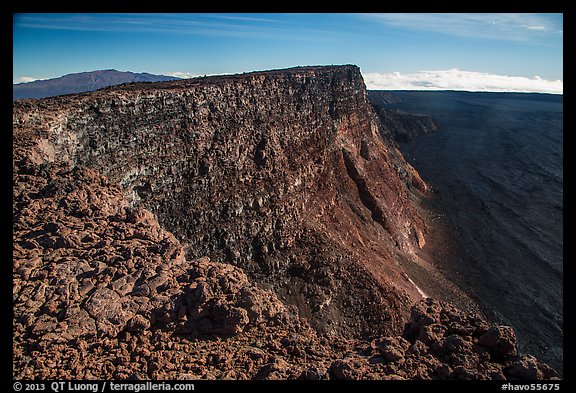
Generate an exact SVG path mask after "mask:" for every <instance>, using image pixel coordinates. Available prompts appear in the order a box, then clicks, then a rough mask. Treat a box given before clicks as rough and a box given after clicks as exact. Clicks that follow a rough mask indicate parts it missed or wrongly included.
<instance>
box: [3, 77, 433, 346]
mask: <svg viewBox="0 0 576 393" xmlns="http://www.w3.org/2000/svg"><path fill="white" fill-rule="evenodd" d="M380 130H381V125H380V123H379V120H378V118H377V117H376V116H375V114H374V112H373V110H372V107H371V105H370V103H369V102H368V100H367V95H366V89H365V86H364V83H363V80H362V76H361V74H360V71H359V69H358V68H357V67H355V66H341V67H304V68H295V69H290V70H280V71H271V72H260V73H252V74H246V75H238V76H226V77H213V78H205V79H199V80H188V81H178V82H166V83H157V84H149V85H130V86H124V87H115V88H109V89H106V90H103V91H98V92H95V93H92V94H82V95H76V96H65V97H59V98H50V99H45V100H41V101H17V102H16V103H15V104H14V140H15V145H14V153H15V154H14V162H15V164H14V165H15V166H22V165H24V164H23V163H24V162H31V163H41V162H62V163H63V164H64V165H67V166H69V167H89V168H92V169H94V170H96V171H97V172H98V173H100V174H102V175H104V176H106V177H107V178H108V179H109V180H110V181H111V182H112V183H114V184H119V185H120V186H121V187H122V190H123V193H124V194H125V195H126V197H127V198H128V200H129V201H130V205H131V206H142V207H145V208H147V209H149V210H150V211H152V212H153V213H154V214H155V215H156V216H157V217H158V220H159V222H160V224H161V225H162V227H163V228H166V229H167V230H170V231H171V232H173V233H174V234H175V236H177V238H178V239H179V240H180V241H182V242H183V243H184V244H186V253H187V256H188V257H190V258H199V257H203V256H209V257H210V258H211V259H212V260H216V261H222V262H228V263H233V264H235V265H237V266H239V267H241V268H242V269H243V270H245V272H246V273H247V274H248V275H249V276H250V277H252V278H255V279H256V280H257V281H258V282H260V283H262V284H263V285H266V286H267V287H268V288H271V289H273V290H274V291H275V292H276V293H278V294H279V295H280V296H281V298H282V299H283V300H285V302H286V303H289V304H293V305H296V306H297V307H298V309H299V312H300V313H301V315H303V316H305V317H306V318H308V319H309V320H310V321H311V323H312V324H313V325H314V326H315V327H316V328H317V329H319V330H320V331H322V332H324V333H327V334H328V333H339V334H348V335H350V336H357V337H359V336H367V335H375V334H390V333H398V332H400V331H401V330H402V325H403V319H404V318H405V316H406V314H407V313H408V309H409V306H410V304H411V303H412V302H413V301H415V300H417V299H418V298H419V297H420V295H419V294H418V293H417V291H416V288H415V287H414V286H413V285H412V284H411V283H409V282H408V280H407V279H406V278H405V276H404V275H403V274H402V271H401V269H400V267H399V266H398V265H397V264H396V262H395V258H396V254H397V253H398V252H401V253H404V254H407V255H413V254H414V252H415V251H416V250H418V249H419V248H420V247H422V246H423V245H424V244H425V232H426V228H425V226H424V223H423V222H422V220H421V219H420V217H419V215H418V213H417V211H416V209H415V208H414V206H413V205H412V202H411V198H412V197H414V195H417V194H418V193H419V192H423V191H425V190H426V189H427V186H426V184H425V183H424V182H423V181H422V179H420V177H419V176H418V174H417V173H416V171H414V169H413V168H412V167H411V166H410V165H409V164H407V163H406V162H405V161H404V159H403V156H402V154H401V153H400V152H399V151H398V149H397V148H396V145H395V144H394V142H393V141H392V139H391V138H383V137H382V135H383V134H382V133H381V132H380ZM381 134H382V135H381ZM102 295H103V296H104V294H102ZM239 318H241V319H242V317H239Z"/></svg>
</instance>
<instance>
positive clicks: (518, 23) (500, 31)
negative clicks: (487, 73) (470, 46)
mask: <svg viewBox="0 0 576 393" xmlns="http://www.w3.org/2000/svg"><path fill="white" fill-rule="evenodd" d="M361 17H363V18H365V19H367V20H371V21H374V22H378V23H383V24H385V25H389V26H394V27H397V28H403V29H406V30H419V31H429V32H434V33H441V34H446V35H451V36H457V37H465V38H483V39H495V40H508V41H524V42H527V41H533V40H537V39H539V38H541V37H542V35H545V34H547V33H548V32H550V31H558V30H559V29H562V17H561V14H494V13H488V14H486V13H484V14H481V13H476V14H440V13H438V14H417V13H411V14H400V13H392V14H362V15H361Z"/></svg>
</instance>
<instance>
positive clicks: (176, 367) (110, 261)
mask: <svg viewBox="0 0 576 393" xmlns="http://www.w3.org/2000/svg"><path fill="white" fill-rule="evenodd" d="M19 169H20V171H19V172H18V173H15V174H14V184H15V188H14V195H13V196H14V202H15V207H16V208H15V215H14V233H13V240H14V251H13V264H14V265H13V271H14V275H13V283H14V286H13V305H14V306H13V307H14V330H13V353H14V358H13V375H14V378H15V379H87V380H90V379H116V380H118V379H304V380H322V379H384V380H387V379H505V378H510V379H553V378H557V374H556V373H555V372H554V371H553V370H551V369H550V368H549V367H548V366H546V365H543V364H541V363H539V362H538V361H537V360H536V359H535V358H534V357H532V356H520V355H518V350H517V346H516V339H515V335H514V332H513V331H512V330H511V329H510V328H509V327H506V326H492V325H490V324H489V323H488V322H486V321H485V320H484V319H482V318H481V317H479V316H477V315H473V314H470V313H463V312H461V311H459V310H457V309H455V308H454V307H452V306H450V305H449V304H447V303H442V302H437V301H434V300H432V299H426V300H423V301H421V302H419V303H417V304H416V305H415V306H414V307H413V308H412V311H411V315H410V318H409V321H408V323H407V324H406V325H405V327H404V331H403V334H402V335H397V336H383V337H377V338H375V339H372V340H359V339H355V340H350V339H346V338H345V337H341V336H337V335H332V336H331V337H322V336H321V335H319V334H318V333H317V332H316V330H314V329H312V328H311V327H310V326H309V325H308V324H307V323H306V321H304V320H302V319H301V318H299V317H298V315H297V313H296V310H294V309H290V308H287V307H286V306H285V305H284V304H283V303H282V302H281V301H280V300H279V299H278V297H277V296H276V295H275V294H274V293H273V292H270V291H267V290H264V289H262V288H259V287H258V286H257V285H255V284H254V283H253V282H252V281H251V280H250V279H249V278H248V277H247V276H246V274H244V272H243V271H242V270H241V269H240V268H238V267H235V266H232V265H230V264H224V263H218V262H213V261H210V260H209V259H208V258H201V259H198V260H190V261H188V260H186V258H185V257H184V251H183V248H182V245H181V244H180V243H179V242H178V240H176V239H175V238H174V236H173V235H172V234H170V233H169V232H166V231H165V230H163V229H161V228H160V226H159V225H158V222H157V220H156V218H155V217H154V215H153V214H152V213H150V212H149V211H147V210H145V209H142V208H141V207H135V208H131V207H130V206H129V204H128V202H127V201H126V200H125V199H124V197H123V194H122V192H121V189H120V188H119V187H118V186H116V185H112V184H110V182H108V181H107V180H106V179H105V178H104V177H102V176H101V175H98V174H97V173H95V172H94V171H93V170H90V169H81V168H73V169H69V168H65V167H63V166H61V165H58V164H40V165H35V164H30V163H29V165H22V166H20V167H19Z"/></svg>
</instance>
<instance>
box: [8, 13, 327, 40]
mask: <svg viewBox="0 0 576 393" xmlns="http://www.w3.org/2000/svg"><path fill="white" fill-rule="evenodd" d="M14 26H15V27H19V28H29V29H47V30H70V31H95V32H130V33H154V34H179V35H200V36H212V37H228V38H236V39H238V38H255V39H280V40H297V41H326V40H327V37H331V36H332V35H333V34H334V32H332V31H322V30H319V29H317V28H315V26H313V25H310V26H304V27H302V28H294V27H293V26H291V25H290V24H289V23H286V22H285V21H282V20H274V19H271V18H258V17H251V16H242V15H240V16H238V15H226V14H222V15H219V14H49V15H45V14H18V15H17V16H16V17H15V18H14Z"/></svg>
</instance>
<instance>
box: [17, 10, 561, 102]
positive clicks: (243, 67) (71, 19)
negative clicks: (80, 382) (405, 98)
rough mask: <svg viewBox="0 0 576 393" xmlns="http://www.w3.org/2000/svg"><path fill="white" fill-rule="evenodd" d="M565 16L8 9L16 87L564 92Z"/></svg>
mask: <svg viewBox="0 0 576 393" xmlns="http://www.w3.org/2000/svg"><path fill="white" fill-rule="evenodd" d="M562 19H563V18H562V14H526V13H524V14H415V13H412V14H400V13H393V14H15V15H14V18H13V33H14V37H13V43H14V49H13V82H14V83H18V82H25V81H31V80H34V79H46V78H54V77H58V76H62V75H65V74H69V73H75V72H83V71H93V70H98V69H111V68H113V69H117V70H120V71H133V72H150V73H154V74H165V75H169V74H172V75H180V76H196V75H204V74H207V75H210V74H221V73H239V72H247V71H254V70H265V69H273V68H285V67H292V66H296V65H318V64H357V65H358V66H360V69H361V71H362V73H363V75H364V78H365V80H366V83H367V85H368V87H369V88H370V87H371V85H372V87H374V86H376V87H379V88H382V87H384V88H386V86H389V87H390V89H393V88H402V87H406V86H408V88H410V86H412V87H415V88H422V89H425V88H454V87H455V86H456V87H457V88H458V87H462V89H465V90H466V89H468V90H474V89H478V90H486V89H488V90H489V89H492V90H498V89H502V88H504V89H506V86H508V85H510V86H512V87H511V88H510V89H512V90H513V89H516V90H519V91H521V90H522V89H526V86H529V88H532V89H534V90H538V89H539V90H543V91H544V90H546V89H548V90H551V89H552V90H554V89H556V91H555V92H558V89H560V92H561V89H562V80H563V55H562V46H563V20H562ZM490 86H492V87H490ZM502 86H504V87H502Z"/></svg>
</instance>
